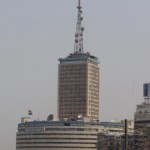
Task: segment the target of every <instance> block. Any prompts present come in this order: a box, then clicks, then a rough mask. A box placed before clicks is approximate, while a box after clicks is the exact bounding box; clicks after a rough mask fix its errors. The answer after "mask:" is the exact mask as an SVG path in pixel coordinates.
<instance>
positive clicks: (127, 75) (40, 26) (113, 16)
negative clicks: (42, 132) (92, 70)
mask: <svg viewBox="0 0 150 150" xmlns="http://www.w3.org/2000/svg"><path fill="white" fill-rule="evenodd" d="M135 4H136V5H135ZM149 4H150V2H149V1H148V0H145V1H144V2H141V1H140V0H133V1H130V0H126V1H121V2H120V1H119V0H114V1H113V2H110V1H108V0H107V1H104V0H102V1H99V0H95V1H94V2H93V1H92V2H91V1H84V0H82V6H83V11H84V14H83V15H84V25H83V26H84V27H85V32H84V47H85V49H84V51H85V52H88V51H90V53H91V54H92V55H95V56H97V57H99V59H100V68H101V74H100V78H101V81H100V84H101V85H100V88H101V89H100V91H101V92H100V95H101V96H100V100H101V101H100V109H101V112H100V114H102V115H101V116H100V120H101V121H104V120H106V121H108V120H110V119H113V118H114V117H115V118H118V119H124V118H127V119H133V115H134V112H135V108H136V105H137V104H139V103H141V102H142V101H143V83H147V82H150V71H149V70H148V64H149V63H150V60H149V54H150V51H149V48H150V42H149V40H150V29H149V25H150V20H149V18H150V16H149V11H150V10H149V7H148V6H149ZM76 6H77V1H76V0H74V1H70V0H65V1H59V0H55V2H54V1H48V0H45V1H41V0H32V1H29V0H27V1H18V0H15V1H13V2H12V1H11V0H2V1H1V2H0V12H1V13H0V17H1V18H2V19H1V23H0V39H1V44H0V68H1V78H0V82H1V86H0V88H1V90H0V91H1V93H0V98H1V107H0V116H1V118H2V121H3V123H2V124H1V125H0V132H1V135H3V136H1V137H0V149H7V150H9V149H11V150H12V147H13V148H14V149H13V150H15V132H16V128H17V124H18V123H19V122H20V118H21V117H22V116H25V115H27V110H28V109H31V110H32V111H33V113H34V119H37V118H38V117H39V118H40V119H41V120H42V119H46V117H47V116H48V115H49V114H51V113H54V115H55V116H56V112H57V65H58V58H61V57H64V56H66V55H68V54H69V53H70V52H73V50H74V49H73V43H74V33H75V23H76ZM54 12H55V13H54ZM50 68H52V69H53V71H52V72H50V70H51V69H50ZM118 106H119V107H118ZM116 108H117V109H116ZM108 110H109V111H108ZM3 129H7V134H6V131H4V130H3ZM6 142H7V143H10V144H9V145H6Z"/></svg>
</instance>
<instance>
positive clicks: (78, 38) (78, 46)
mask: <svg viewBox="0 0 150 150" xmlns="http://www.w3.org/2000/svg"><path fill="white" fill-rule="evenodd" d="M77 9H78V17H77V25H76V34H75V43H74V53H84V51H83V31H84V27H82V21H83V17H82V16H81V15H82V10H81V9H82V7H81V1H80V0H78V7H77Z"/></svg>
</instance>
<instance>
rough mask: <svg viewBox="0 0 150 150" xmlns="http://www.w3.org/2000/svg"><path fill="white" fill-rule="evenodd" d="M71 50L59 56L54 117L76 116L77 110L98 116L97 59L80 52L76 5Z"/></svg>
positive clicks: (81, 47) (80, 41)
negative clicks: (73, 38)
mask: <svg viewBox="0 0 150 150" xmlns="http://www.w3.org/2000/svg"><path fill="white" fill-rule="evenodd" d="M77 8H78V20H77V26H76V34H75V44H74V53H72V54H70V55H69V56H67V57H66V58H60V59H59V62H60V64H59V68H58V118H59V119H60V120H61V121H62V120H66V119H70V118H76V117H77V116H78V115H79V114H82V115H83V116H89V117H91V119H93V120H99V74H100V71H99V60H98V58H97V57H95V56H92V55H90V53H84V51H83V31H84V28H83V27H82V20H83V17H82V10H81V8H82V7H81V6H80V1H79V5H78V7H77Z"/></svg>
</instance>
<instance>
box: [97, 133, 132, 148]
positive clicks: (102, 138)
mask: <svg viewBox="0 0 150 150" xmlns="http://www.w3.org/2000/svg"><path fill="white" fill-rule="evenodd" d="M97 150H125V136H124V134H122V135H117V134H113V135H112V134H109V133H99V134H98V149H97ZM128 150H134V136H133V134H131V135H128Z"/></svg>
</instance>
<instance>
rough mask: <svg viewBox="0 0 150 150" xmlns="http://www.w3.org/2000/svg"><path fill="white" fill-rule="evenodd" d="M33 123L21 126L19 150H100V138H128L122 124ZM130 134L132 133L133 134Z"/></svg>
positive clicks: (24, 123)
mask: <svg viewBox="0 0 150 150" xmlns="http://www.w3.org/2000/svg"><path fill="white" fill-rule="evenodd" d="M84 120H86V121H88V118H87V119H85V118H81V119H79V120H77V121H62V122H61V121H30V120H29V122H27V121H26V122H25V121H24V120H23V119H22V123H20V124H18V132H17V135H16V150H37V149H40V150H73V149H74V150H77V149H78V150H83V149H88V150H97V149H98V134H99V133H106V132H107V133H109V134H111V135H112V134H113V135H114V134H115V135H123V134H124V124H123V123H121V122H118V123H112V122H84ZM129 134H130V133H129Z"/></svg>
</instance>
